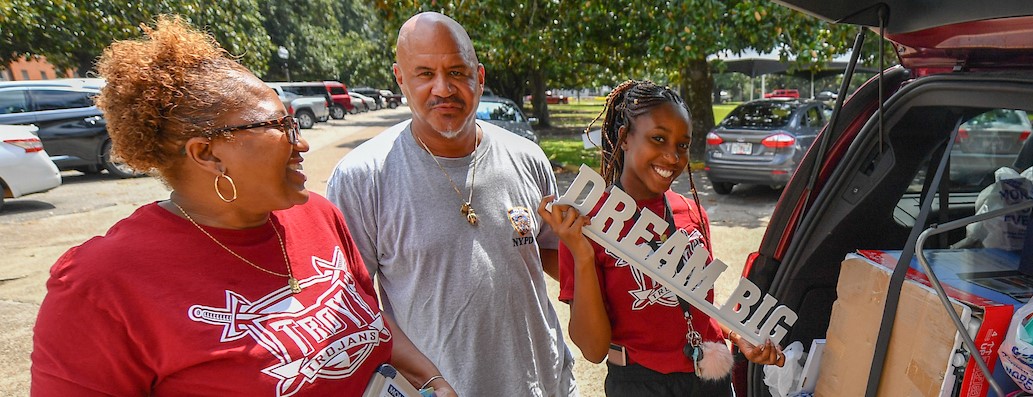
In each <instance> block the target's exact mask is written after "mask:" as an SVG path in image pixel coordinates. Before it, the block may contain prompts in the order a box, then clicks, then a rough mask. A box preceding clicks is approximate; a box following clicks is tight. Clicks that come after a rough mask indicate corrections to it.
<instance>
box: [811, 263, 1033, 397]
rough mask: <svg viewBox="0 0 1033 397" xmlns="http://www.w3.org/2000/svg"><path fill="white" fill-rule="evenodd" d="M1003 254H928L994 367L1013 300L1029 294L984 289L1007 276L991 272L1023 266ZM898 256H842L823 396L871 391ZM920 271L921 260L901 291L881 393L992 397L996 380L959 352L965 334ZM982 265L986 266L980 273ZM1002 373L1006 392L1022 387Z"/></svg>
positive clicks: (821, 375) (822, 374)
mask: <svg viewBox="0 0 1033 397" xmlns="http://www.w3.org/2000/svg"><path fill="white" fill-rule="evenodd" d="M998 251H999V250H930V251H928V252H929V253H928V254H927V255H928V256H929V260H930V263H931V265H932V268H933V271H934V272H936V276H937V277H938V278H940V281H941V283H943V284H944V289H945V290H946V291H947V294H948V295H949V296H950V297H951V300H952V303H953V306H954V310H955V312H956V313H958V315H959V316H960V317H961V319H962V322H963V323H966V324H968V325H969V335H970V336H972V337H973V339H974V341H975V343H976V346H977V347H979V349H980V351H979V352H978V354H979V355H980V356H982V357H983V358H984V359H985V360H987V362H988V365H989V367H990V368H991V370H993V369H994V368H995V367H997V365H995V364H996V363H997V362H998V360H997V350H998V348H999V347H1000V344H1001V341H1003V340H1004V336H1005V334H1006V332H1007V328H1008V324H1009V322H1010V321H1011V315H1012V312H1013V309H1014V305H1020V304H1022V303H1023V302H1021V301H1019V300H1017V299H1015V297H1016V296H1021V295H1022V292H1020V291H1019V290H1021V289H1022V288H1020V287H1016V288H1014V289H1012V290H1009V291H1008V292H1009V293H1011V294H1012V295H1009V293H1000V292H998V291H994V290H991V289H989V288H985V287H982V285H983V284H985V285H995V284H994V283H995V282H996V281H999V280H997V278H996V277H997V276H1004V275H1006V274H1004V273H998V274H996V275H995V274H993V273H986V272H988V271H989V272H1002V271H1011V272H1013V273H1014V269H1015V268H1016V267H1017V266H1018V256H1017V255H1014V258H1012V257H1011V256H1009V255H1006V254H1009V253H1006V252H1004V251H1000V252H998ZM1002 252H1004V253H1005V254H1004V255H1002V254H1001V253H1002ZM898 257H899V251H896V252H893V251H859V253H858V254H856V255H855V254H851V255H848V256H847V258H846V260H845V261H843V266H842V269H841V272H840V277H839V285H838V287H837V292H838V295H839V298H838V299H837V301H836V303H835V304H834V305H833V309H832V318H831V321H830V324H829V329H828V332H827V339H828V340H827V342H826V347H825V352H824V355H823V358H822V362H821V368H820V372H819V377H818V382H817V389H816V390H815V392H816V393H815V394H816V395H819V396H834V395H852V396H853V395H864V393H865V388H866V387H867V382H868V373H869V368H870V367H871V365H872V357H873V355H874V346H875V341H876V339H877V336H878V332H879V324H880V321H881V320H882V313H883V310H884V308H885V300H886V290H887V289H888V285H889V278H890V274H891V272H892V271H893V269H894V268H895V267H896V262H897V258H898ZM1012 259H1014V260H1012ZM1009 268H1010V269H1011V270H1008V269H1009ZM918 269H919V268H918V266H917V262H916V263H914V264H913V268H911V269H908V274H907V281H905V283H904V286H903V288H902V289H901V294H900V302H899V306H898V309H897V315H896V321H895V322H894V326H893V336H892V338H891V339H890V345H889V349H888V351H887V355H886V360H885V362H884V368H883V373H882V380H881V382H880V385H879V393H878V395H880V396H930V397H931V396H952V395H958V396H963V397H982V396H985V395H986V392H987V391H988V390H989V385H987V384H986V382H985V379H984V377H983V375H982V373H981V372H980V371H979V369H978V367H977V366H976V365H975V363H974V361H972V360H971V359H969V360H966V359H965V357H964V356H962V355H960V354H959V353H958V351H959V347H960V342H961V339H960V334H958V332H957V330H956V328H955V326H954V323H953V321H951V319H950V317H949V315H948V313H947V312H946V310H945V309H944V307H943V304H942V303H941V302H940V299H939V298H938V297H937V296H936V295H935V291H934V290H933V289H932V288H931V287H929V285H930V284H929V280H928V278H927V277H926V276H925V275H924V274H922V273H921V272H920V271H919V270H918ZM976 269H978V270H979V271H978V272H976V271H973V270H976ZM974 276H977V277H976V278H974ZM978 277H983V279H981V280H980V279H978ZM988 280H990V281H988ZM993 280H996V281H993ZM977 282H978V283H979V284H977ZM998 289H1000V288H998ZM962 372H963V375H962V378H961V379H960V380H959V379H956V378H955V374H959V375H961V374H962ZM1002 372H1003V371H996V372H995V376H994V378H995V379H996V380H997V381H998V383H999V384H1000V385H1001V386H1002V387H1003V388H1004V389H1005V390H1006V391H1007V390H1015V386H1014V384H1012V383H1011V381H1010V379H1009V378H1008V377H1007V376H1006V375H1004V374H1003V373H1002ZM999 373H1001V374H1000V375H1001V376H998V375H999Z"/></svg>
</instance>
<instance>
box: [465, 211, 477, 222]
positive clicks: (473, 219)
mask: <svg viewBox="0 0 1033 397" xmlns="http://www.w3.org/2000/svg"><path fill="white" fill-rule="evenodd" d="M466 221H467V222H470V224H471V225H474V226H477V213H475V212H473V208H470V212H468V213H467V214H466Z"/></svg>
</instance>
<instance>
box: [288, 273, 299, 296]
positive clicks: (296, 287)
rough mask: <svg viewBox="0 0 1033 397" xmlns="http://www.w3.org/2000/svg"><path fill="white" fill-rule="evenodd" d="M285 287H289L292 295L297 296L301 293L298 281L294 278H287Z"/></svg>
mask: <svg viewBox="0 0 1033 397" xmlns="http://www.w3.org/2000/svg"><path fill="white" fill-rule="evenodd" d="M287 286H288V287H291V292H292V293H295V294H297V293H300V292H301V284H298V279H296V278H294V276H291V277H288V278H287Z"/></svg>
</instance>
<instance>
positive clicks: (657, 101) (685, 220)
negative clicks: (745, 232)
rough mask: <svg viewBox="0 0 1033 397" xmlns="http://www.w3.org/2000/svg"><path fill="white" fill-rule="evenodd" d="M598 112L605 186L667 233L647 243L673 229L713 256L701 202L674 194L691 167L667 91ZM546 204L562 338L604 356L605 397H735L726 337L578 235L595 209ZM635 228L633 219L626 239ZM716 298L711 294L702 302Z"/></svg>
mask: <svg viewBox="0 0 1033 397" xmlns="http://www.w3.org/2000/svg"><path fill="white" fill-rule="evenodd" d="M603 112H604V114H605V118H604V120H603V128H602V136H603V142H602V158H603V165H602V174H603V178H604V179H605V180H606V181H607V183H608V184H610V185H611V186H617V187H619V188H620V189H622V190H624V192H626V193H627V194H628V195H630V196H631V197H632V198H634V199H635V202H636V203H637V204H638V208H639V209H642V208H648V209H649V210H650V211H652V212H653V213H655V214H657V215H658V216H661V217H663V218H664V219H666V220H667V221H668V223H669V225H670V226H669V227H668V229H667V230H666V231H664V232H663V233H660V234H659V235H656V236H655V238H654V239H653V241H651V242H646V243H648V244H650V245H651V246H653V248H654V249H655V248H657V247H658V246H659V244H660V243H661V242H662V241H664V240H665V239H666V237H667V236H670V235H671V234H672V233H674V232H675V229H676V228H677V229H681V230H684V231H685V232H686V233H687V234H688V235H689V236H690V240H691V241H692V243H691V244H690V245H689V248H688V250H687V251H686V252H685V255H684V257H685V258H688V256H689V255H690V254H691V253H692V251H693V250H694V249H696V248H698V247H705V248H706V249H708V250H710V251H712V249H711V243H710V240H709V236H710V232H709V227H708V224H707V216H706V213H705V212H704V211H703V209H702V208H701V207H700V206H699V203H698V200H688V199H686V198H685V197H684V196H682V195H680V194H678V193H675V192H674V191H672V190H671V184H672V183H673V182H674V180H675V179H677V178H678V176H679V175H681V173H682V172H683V171H684V170H685V169H686V166H687V165H688V162H689V157H688V153H689V151H688V150H689V143H690V139H691V138H690V132H691V126H692V124H691V123H690V121H689V111H688V108H687V107H686V105H685V102H684V101H683V100H682V99H681V97H679V96H678V94H676V93H675V92H674V91H672V90H671V89H669V88H666V87H661V86H658V85H656V84H653V83H651V82H648V81H641V82H640V81H627V82H624V83H623V84H621V85H620V86H618V87H617V88H616V89H614V90H613V92H612V93H611V94H610V95H609V97H607V100H606V107H605V109H604V110H603ZM690 180H691V178H690ZM693 196H694V198H695V187H694V185H693ZM549 201H552V197H551V196H550V197H546V198H545V199H544V200H543V205H542V206H540V207H539V212H540V213H541V215H542V217H543V218H544V219H545V221H546V222H548V223H549V225H550V226H552V228H553V229H555V230H556V232H557V234H558V235H559V236H560V239H561V241H562V244H561V245H560V288H561V290H560V300H563V301H565V302H567V303H569V304H570V311H571V313H570V324H569V326H568V330H567V331H568V332H569V333H570V338H571V339H572V340H573V341H574V343H575V344H576V345H578V347H579V348H581V352H582V354H584V356H585V358H587V359H588V360H590V361H592V362H595V363H598V362H601V361H602V360H603V358H604V357H607V358H608V363H607V365H608V372H607V376H606V384H605V390H606V395H607V396H611V397H613V396H646V395H648V396H728V395H731V385H730V383H731V382H730V377H729V372H730V370H731V366H732V356H731V352H730V351H729V349H728V346H727V345H726V344H725V342H724V339H725V335H727V334H729V332H727V329H723V327H721V326H720V325H719V324H718V323H717V322H716V321H714V320H713V319H711V318H710V317H708V316H707V315H705V314H703V313H702V312H700V311H699V310H697V309H696V308H693V307H691V305H689V304H688V303H687V302H685V301H682V300H680V299H678V297H677V296H676V295H675V294H674V293H673V292H671V291H669V290H668V289H667V288H665V287H663V286H661V285H660V284H659V283H656V282H654V281H653V280H651V279H650V278H649V277H648V276H646V275H644V274H642V272H641V271H639V270H638V269H636V268H634V267H633V266H630V265H628V263H627V262H625V261H623V260H621V259H620V258H618V257H617V256H616V255H614V254H611V253H610V252H608V251H606V250H605V249H604V248H602V247H601V246H599V245H598V244H596V243H595V242H593V241H591V240H589V239H587V238H586V237H585V236H584V235H583V234H581V228H582V227H583V226H584V225H586V224H588V223H589V217H590V216H591V215H594V213H595V211H598V208H596V209H595V210H593V212H592V213H591V214H587V216H583V215H581V214H579V213H577V210H575V209H573V208H571V207H569V206H561V205H554V206H553V207H552V210H551V211H548V210H546V209H545V208H544V203H546V202H549ZM600 202H602V200H600ZM633 223H634V219H632V220H629V221H628V222H627V223H626V224H625V225H624V228H623V230H622V233H627V232H628V231H629V230H630V229H631V226H632V224H633ZM712 259H713V258H712V257H711V258H708V262H709V261H710V260H712ZM713 299H714V291H713V290H711V291H710V292H709V293H708V294H707V300H709V301H711V302H712V301H713ZM729 339H731V340H732V342H733V343H735V344H736V345H737V346H738V347H739V349H740V351H742V352H743V353H744V355H745V356H746V357H747V359H749V360H750V361H753V362H755V363H759V364H775V365H779V366H781V365H782V364H783V362H784V357H783V355H782V352H781V350H780V349H779V348H778V347H777V346H775V345H774V344H772V343H771V342H770V341H768V342H766V343H765V344H764V345H762V346H759V347H757V346H753V345H750V344H749V342H747V341H746V340H744V339H741V338H739V337H738V335H735V334H734V333H733V334H732V335H730V336H729Z"/></svg>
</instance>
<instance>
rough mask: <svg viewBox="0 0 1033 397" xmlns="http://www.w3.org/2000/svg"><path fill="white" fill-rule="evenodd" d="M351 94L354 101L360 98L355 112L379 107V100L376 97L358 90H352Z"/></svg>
mask: <svg viewBox="0 0 1033 397" xmlns="http://www.w3.org/2000/svg"><path fill="white" fill-rule="evenodd" d="M351 95H352V100H353V101H355V100H358V103H355V107H354V110H353V111H352V113H353V114H354V113H359V112H368V111H370V110H374V109H377V101H376V100H375V99H373V98H370V97H368V96H366V95H363V94H360V93H358V92H352V93H351ZM360 103H361V104H360Z"/></svg>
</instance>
